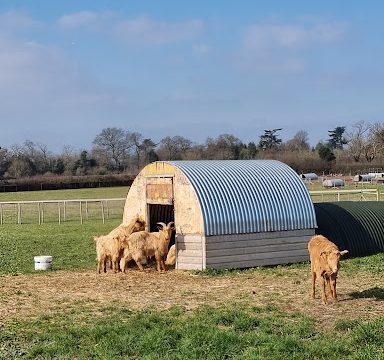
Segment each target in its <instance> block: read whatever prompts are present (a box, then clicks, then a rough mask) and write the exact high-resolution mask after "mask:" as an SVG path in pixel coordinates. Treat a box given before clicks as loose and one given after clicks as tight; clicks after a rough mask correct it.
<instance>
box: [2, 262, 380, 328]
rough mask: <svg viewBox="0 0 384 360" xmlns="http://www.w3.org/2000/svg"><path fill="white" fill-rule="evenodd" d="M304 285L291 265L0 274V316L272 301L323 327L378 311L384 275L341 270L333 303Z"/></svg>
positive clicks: (372, 315)
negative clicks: (225, 271)
mask: <svg viewBox="0 0 384 360" xmlns="http://www.w3.org/2000/svg"><path fill="white" fill-rule="evenodd" d="M309 286H310V279H309V274H308V271H306V270H297V269H287V271H286V272H285V273H284V275H281V274H273V273H271V274H270V273H268V272H263V271H254V272H244V273H240V274H237V275H228V276H206V275H204V276H203V275H194V274H192V273H191V272H188V271H181V270H170V271H167V272H166V273H162V274H158V273H156V271H154V269H151V268H150V269H146V271H145V272H139V271H138V270H130V271H128V273H127V274H121V273H120V274H113V273H111V272H110V273H107V274H102V275H97V274H96V273H95V271H82V272H65V271H53V272H42V273H36V274H29V275H19V276H2V277H0V309H1V311H0V322H6V321H8V320H10V319H15V318H33V317H37V316H39V315H42V314H49V313H52V312H55V313H56V312H60V311H67V310H68V309H71V308H74V307H76V306H79V305H89V306H92V307H93V308H94V309H95V310H97V309H102V308H103V307H105V306H109V305H110V306H114V305H116V304H119V305H122V306H126V307H127V308H129V309H132V310H135V309H143V308H146V307H149V306H153V307H155V308H157V309H159V310H162V309H167V308H169V307H171V306H173V305H179V306H182V307H184V308H186V309H187V310H193V309H195V308H196V307H198V306H201V305H210V306H220V305H230V304H237V305H240V306H243V307H249V306H268V305H272V306H275V307H277V308H279V309H281V310H282V311H285V312H288V313H296V312H300V313H302V314H306V315H309V316H311V317H314V318H316V319H317V320H318V321H319V323H320V325H321V326H322V327H329V326H333V324H334V323H335V321H336V320H338V319H374V318H377V317H379V316H384V296H383V293H384V279H383V278H380V277H373V276H370V275H369V274H365V273H362V274H356V275H355V276H353V277H348V278H347V277H345V276H343V274H340V276H339V281H338V288H337V289H338V296H339V302H338V303H336V304H332V302H330V303H329V304H328V305H325V306H324V305H321V300H320V299H319V296H317V299H316V300H311V299H309V296H308V293H309ZM317 290H318V291H319V289H318V288H317Z"/></svg>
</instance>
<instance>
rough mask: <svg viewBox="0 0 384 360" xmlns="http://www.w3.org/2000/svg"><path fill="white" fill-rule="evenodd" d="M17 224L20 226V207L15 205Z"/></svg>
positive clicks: (18, 204)
mask: <svg viewBox="0 0 384 360" xmlns="http://www.w3.org/2000/svg"><path fill="white" fill-rule="evenodd" d="M17 223H18V224H19V225H20V224H21V205H20V203H17Z"/></svg>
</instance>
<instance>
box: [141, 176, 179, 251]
mask: <svg viewBox="0 0 384 360" xmlns="http://www.w3.org/2000/svg"><path fill="white" fill-rule="evenodd" d="M173 200H174V198H173V177H164V176H161V177H159V176H148V177H147V178H146V201H147V219H148V225H149V231H157V223H158V222H163V223H166V224H168V223H169V222H170V221H173V222H174V221H175V214H174V205H173ZM174 243H175V232H173V234H172V238H171V242H170V246H171V245H173V244H174Z"/></svg>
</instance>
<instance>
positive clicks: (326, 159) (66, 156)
mask: <svg viewBox="0 0 384 360" xmlns="http://www.w3.org/2000/svg"><path fill="white" fill-rule="evenodd" d="M282 130H283V129H281V128H275V129H267V130H264V133H263V134H261V135H260V136H259V138H258V139H257V141H255V142H248V143H244V142H242V141H241V140H240V139H239V138H237V137H236V136H234V135H231V134H221V135H219V136H217V137H215V138H213V137H208V138H207V139H206V141H205V142H204V143H202V144H198V143H195V142H193V141H192V140H190V139H187V138H185V137H183V136H166V137H164V138H163V139H161V140H160V141H159V142H158V143H156V142H154V141H153V140H152V139H150V138H146V137H145V136H143V135H142V134H140V133H138V132H131V131H129V130H125V129H122V128H117V127H109V128H105V129H103V130H102V131H101V132H100V133H99V134H97V135H96V137H95V139H94V140H93V143H92V148H91V149H88V150H81V151H75V150H73V149H72V148H71V147H65V148H64V149H63V151H62V153H61V154H53V153H52V152H51V151H49V149H48V148H47V146H46V145H44V144H41V143H34V142H33V141H31V140H27V141H25V142H24V144H22V145H14V146H12V147H11V148H9V149H7V148H1V147H0V179H14V178H24V177H32V176H37V175H44V176H60V175H108V174H121V173H128V174H136V173H138V172H139V170H140V169H141V168H142V167H143V166H145V165H146V164H148V163H150V162H153V161H157V160H221V159H223V160H239V159H277V160H280V161H283V162H285V163H286V164H288V165H290V166H291V167H292V168H293V169H295V170H296V171H297V172H298V173H305V172H316V173H319V172H320V173H323V172H325V173H328V172H343V173H347V172H348V173H349V172H351V173H357V172H363V171H364V170H367V169H368V168H374V167H383V160H384V124H383V123H365V122H359V123H356V124H354V125H353V126H352V127H351V128H350V129H347V128H346V127H345V126H337V127H335V128H334V129H332V130H329V131H328V139H327V141H323V142H322V141H320V142H318V144H316V146H314V147H311V146H310V145H309V142H308V133H307V132H306V131H305V130H300V131H298V132H297V133H296V134H295V135H294V136H293V137H292V139H289V140H288V141H286V142H283V141H282V139H281V137H280V132H281V131H282Z"/></svg>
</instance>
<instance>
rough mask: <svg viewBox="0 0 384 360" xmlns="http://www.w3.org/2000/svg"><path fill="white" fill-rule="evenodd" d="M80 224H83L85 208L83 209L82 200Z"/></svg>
mask: <svg viewBox="0 0 384 360" xmlns="http://www.w3.org/2000/svg"><path fill="white" fill-rule="evenodd" d="M79 204H80V224H82V223H83V207H82V203H81V200H80V203H79Z"/></svg>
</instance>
